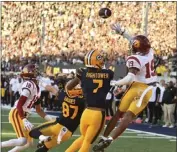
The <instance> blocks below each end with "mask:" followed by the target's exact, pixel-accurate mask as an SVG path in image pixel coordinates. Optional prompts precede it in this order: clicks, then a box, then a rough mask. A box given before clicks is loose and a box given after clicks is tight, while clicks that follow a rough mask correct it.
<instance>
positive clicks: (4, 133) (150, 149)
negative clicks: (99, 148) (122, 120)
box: [1, 109, 176, 152]
mask: <svg viewBox="0 0 177 152" xmlns="http://www.w3.org/2000/svg"><path fill="white" fill-rule="evenodd" d="M8 113H9V110H4V109H2V110H1V141H5V140H9V139H13V138H16V135H15V134H14V130H13V128H12V126H11V124H9V123H8ZM29 120H30V121H31V122H32V123H37V124H35V126H36V125H38V124H40V123H42V122H44V120H43V119H42V118H40V117H38V116H37V115H32V117H31V118H30V119H29ZM74 135H80V133H79V129H78V130H77V131H76V132H75V133H74ZM122 136H123V137H122V138H119V139H118V140H116V141H114V142H113V143H112V145H111V146H110V147H109V148H107V149H106V150H105V152H176V142H171V141H170V140H169V139H166V138H160V139H159V138H156V136H154V137H153V138H150V137H152V136H141V138H140V136H138V135H137V133H135V132H130V131H128V132H127V131H126V132H125V133H124V134H123V135H122ZM148 137H149V138H148ZM76 138H77V137H76V136H73V137H72V138H71V139H69V140H68V141H66V142H65V143H62V144H61V145H59V146H57V147H55V148H53V149H51V150H50V151H51V152H57V151H60V152H64V151H65V150H66V149H67V148H68V147H69V145H71V143H72V142H73V141H74V140H75V139H76ZM34 141H35V144H34V146H33V147H30V148H28V149H27V150H24V152H34V151H35V149H36V143H37V140H34ZM9 149H10V148H3V149H1V151H2V152H8V150H9Z"/></svg>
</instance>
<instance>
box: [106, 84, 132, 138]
mask: <svg viewBox="0 0 177 152" xmlns="http://www.w3.org/2000/svg"><path fill="white" fill-rule="evenodd" d="M133 84H134V83H132V85H130V87H129V88H128V89H127V91H126V92H125V94H124V96H123V97H122V100H121V103H120V105H119V108H118V109H117V111H116V112H115V114H114V116H113V117H112V119H111V120H110V121H109V122H108V124H107V127H106V129H105V131H104V134H103V136H104V137H108V136H109V134H110V132H111V131H112V130H113V129H114V128H115V126H116V124H117V121H118V120H119V118H121V117H122V116H123V114H124V112H126V111H127V109H128V108H129V106H130V104H131V102H132V100H133V97H134V96H133V95H134V93H136V92H135V91H134V90H133V88H134V87H132V86H133Z"/></svg>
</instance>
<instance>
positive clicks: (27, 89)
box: [22, 88, 31, 94]
mask: <svg viewBox="0 0 177 152" xmlns="http://www.w3.org/2000/svg"><path fill="white" fill-rule="evenodd" d="M24 89H27V90H28V91H29V92H30V94H31V91H30V89H28V88H22V91H23V90H24Z"/></svg>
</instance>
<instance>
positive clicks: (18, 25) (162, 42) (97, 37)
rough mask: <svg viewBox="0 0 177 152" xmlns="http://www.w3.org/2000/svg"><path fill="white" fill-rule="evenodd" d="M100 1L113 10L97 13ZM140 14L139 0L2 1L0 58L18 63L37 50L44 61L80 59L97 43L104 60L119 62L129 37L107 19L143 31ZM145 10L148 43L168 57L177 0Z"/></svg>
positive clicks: (131, 30)
mask: <svg viewBox="0 0 177 152" xmlns="http://www.w3.org/2000/svg"><path fill="white" fill-rule="evenodd" d="M101 7H109V8H110V9H111V10H112V14H113V15H112V16H111V17H110V18H108V19H106V20H105V19H102V18H100V17H99V16H98V11H99V9H100V8H101ZM142 14H143V2H2V38H1V41H2V61H3V62H4V64H11V66H15V65H16V66H18V65H21V64H23V63H24V62H26V60H27V61H28V62H29V60H30V59H31V60H33V61H34V62H37V63H39V61H40V59H39V57H40V56H42V58H41V60H42V62H44V64H45V63H46V62H47V63H49V64H52V65H56V64H58V63H63V64H68V63H69V64H70V63H71V64H75V63H79V64H80V63H81V64H82V63H83V57H84V55H85V53H86V52H87V51H89V50H91V49H98V50H103V51H105V53H106V54H107V56H108V63H109V64H113V65H114V64H116V63H118V64H124V63H125V58H126V57H127V54H128V50H129V46H128V41H127V40H125V39H124V38H122V37H121V36H119V35H117V34H115V33H113V32H112V31H111V29H110V25H111V24H112V23H116V22H119V23H120V24H121V25H122V26H123V27H125V28H126V30H127V31H128V32H129V33H130V34H142V33H143V32H142V28H141V27H142V26H143V25H142V18H143V15H142ZM148 14H149V15H148V18H149V19H148V38H149V39H150V40H151V43H152V47H153V48H154V49H155V50H156V51H157V52H158V54H159V56H161V57H164V56H165V57H167V58H168V57H169V56H170V55H171V54H172V49H173V48H175V47H176V32H175V31H176V3H175V2H151V3H150V6H149V13H148ZM41 31H43V34H41V33H42V32H41ZM9 62H10V63H9ZM16 66H15V67H16ZM15 70H16V69H15Z"/></svg>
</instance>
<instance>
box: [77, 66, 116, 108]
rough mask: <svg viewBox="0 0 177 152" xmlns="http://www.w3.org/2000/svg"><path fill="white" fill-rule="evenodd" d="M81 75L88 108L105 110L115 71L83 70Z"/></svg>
mask: <svg viewBox="0 0 177 152" xmlns="http://www.w3.org/2000/svg"><path fill="white" fill-rule="evenodd" d="M79 75H80V80H81V87H82V90H83V93H84V96H85V98H86V103H87V107H96V108H103V109H104V108H105V99H106V95H107V93H108V91H109V90H110V81H111V80H112V79H113V75H114V73H113V71H111V70H107V69H95V68H87V69H81V70H80V74H79Z"/></svg>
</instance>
